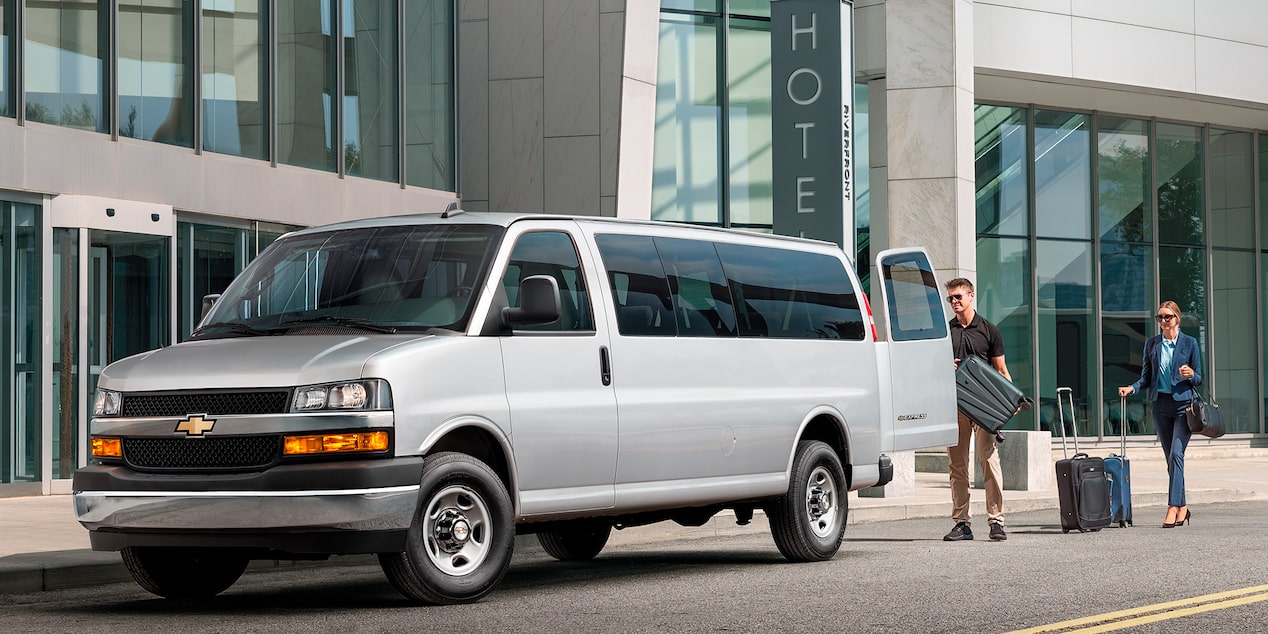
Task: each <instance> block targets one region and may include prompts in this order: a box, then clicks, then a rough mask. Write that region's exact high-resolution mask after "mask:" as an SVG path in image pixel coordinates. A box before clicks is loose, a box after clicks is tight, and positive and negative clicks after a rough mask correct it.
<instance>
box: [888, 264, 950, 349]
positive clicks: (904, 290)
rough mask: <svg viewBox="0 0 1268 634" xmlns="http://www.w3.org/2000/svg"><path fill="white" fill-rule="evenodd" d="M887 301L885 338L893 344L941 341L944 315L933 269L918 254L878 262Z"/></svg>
mask: <svg viewBox="0 0 1268 634" xmlns="http://www.w3.org/2000/svg"><path fill="white" fill-rule="evenodd" d="M881 274H882V275H883V276H884V280H885V295H886V297H887V298H888V301H889V321H890V323H889V338H890V339H891V340H893V341H913V340H918V339H941V338H942V337H945V336H946V334H947V322H946V313H945V312H944V311H943V308H942V294H941V292H940V289H939V287H938V280H936V279H934V276H933V267H932V266H930V264H929V261H928V260H927V259H925V257H924V256H923V255H921V254H919V253H900V254H897V255H892V256H889V257H887V258H885V259H884V260H882V261H881Z"/></svg>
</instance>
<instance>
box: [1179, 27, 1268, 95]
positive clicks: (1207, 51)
mask: <svg viewBox="0 0 1268 634" xmlns="http://www.w3.org/2000/svg"><path fill="white" fill-rule="evenodd" d="M1264 6H1265V7H1268V4H1265V5H1264ZM1195 47H1196V59H1195V61H1194V66H1195V73H1194V74H1195V76H1196V81H1197V85H1196V90H1197V92H1198V93H1200V94H1205V95H1216V96H1220V97H1228V98H1230V99H1242V100H1245V101H1255V102H1258V103H1268V81H1262V80H1261V81H1247V76H1246V73H1247V71H1248V69H1252V68H1253V69H1260V72H1263V71H1262V69H1265V68H1268V47H1264V46H1254V45H1251V44H1243V43H1241V42H1231V41H1228V40H1217V39H1212V38H1209V37H1198V38H1197V40H1196V42H1195Z"/></svg>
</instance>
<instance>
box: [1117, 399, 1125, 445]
mask: <svg viewBox="0 0 1268 634" xmlns="http://www.w3.org/2000/svg"><path fill="white" fill-rule="evenodd" d="M1118 428H1119V431H1121V432H1122V433H1123V446H1122V448H1121V449H1119V451H1120V452H1122V453H1119V454H1118V455H1120V456H1122V457H1123V458H1124V459H1126V458H1127V397H1126V396H1122V395H1120V396H1119V397H1118Z"/></svg>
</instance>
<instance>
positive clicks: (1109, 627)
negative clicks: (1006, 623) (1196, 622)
mask: <svg viewBox="0 0 1268 634" xmlns="http://www.w3.org/2000/svg"><path fill="white" fill-rule="evenodd" d="M1257 601H1268V585H1262V586H1251V587H1248V588H1238V589H1236V590H1228V591H1226V592H1216V593H1214V594H1206V595H1202V596H1198V597H1190V598H1187V599H1178V600H1175V601H1167V602H1165V603H1155V604H1153V605H1145V606H1141V607H1136V608H1128V609H1126V610H1118V611H1115V612H1106V613H1104V614H1097V615H1093V616H1085V617H1081V618H1077V619H1070V620H1068V621H1060V622H1058V623H1049V624H1047V625H1040V626H1038V627H1032V628H1027V629H1023V630H1013V631H1011V632H1007V633H1006V634H1050V633H1052V632H1084V633H1088V634H1090V633H1092V632H1109V631H1113V630H1118V629H1122V628H1125V627H1134V626H1136V625H1144V624H1147V623H1154V622H1157V621H1163V620H1167V619H1174V618H1180V617H1182V616H1188V615H1190V614H1198V613H1201V612H1209V611H1211V610H1222V609H1225V608H1231V607H1235V606H1238V605H1245V604H1247V603H1255V602H1257ZM1085 626H1086V627H1085ZM1071 628H1079V629H1071Z"/></svg>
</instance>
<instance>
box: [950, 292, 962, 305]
mask: <svg viewBox="0 0 1268 634" xmlns="http://www.w3.org/2000/svg"><path fill="white" fill-rule="evenodd" d="M964 297H965V295H964V293H956V294H955V295H947V303H948V304H950V303H951V302H954V301H957V300H962V299H964Z"/></svg>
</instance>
